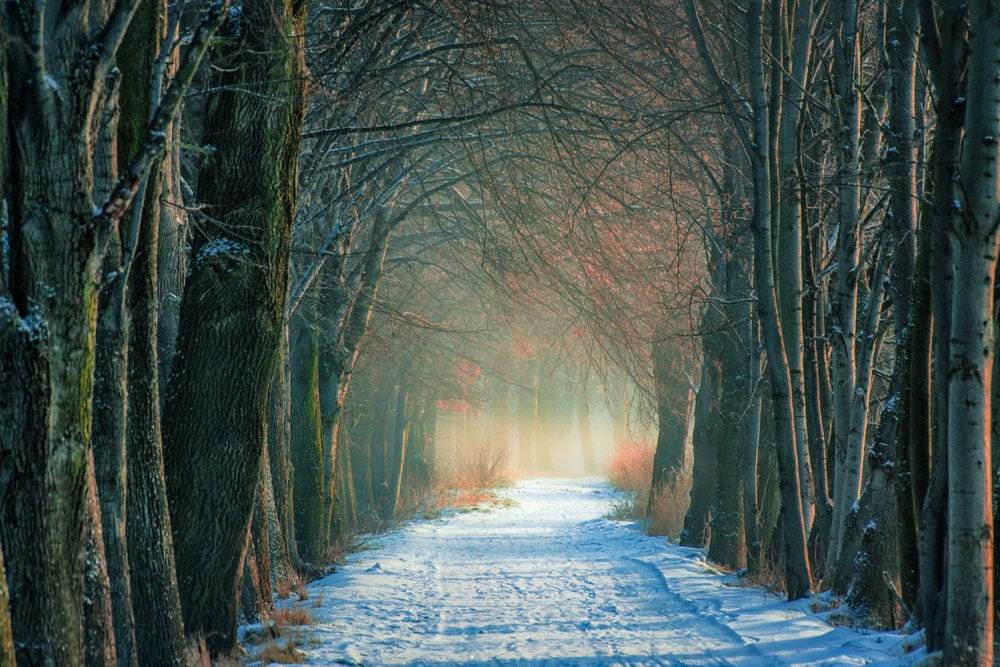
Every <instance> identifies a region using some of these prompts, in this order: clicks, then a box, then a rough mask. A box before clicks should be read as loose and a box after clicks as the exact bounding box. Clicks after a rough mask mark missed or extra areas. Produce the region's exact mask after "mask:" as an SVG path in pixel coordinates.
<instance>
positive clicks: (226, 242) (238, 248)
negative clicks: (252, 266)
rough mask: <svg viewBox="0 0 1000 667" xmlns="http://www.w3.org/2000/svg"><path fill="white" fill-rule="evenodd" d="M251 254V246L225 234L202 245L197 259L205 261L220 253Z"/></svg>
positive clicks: (231, 254)
mask: <svg viewBox="0 0 1000 667" xmlns="http://www.w3.org/2000/svg"><path fill="white" fill-rule="evenodd" d="M249 254H250V248H248V247H247V246H245V245H243V244H242V243H240V242H239V241H234V240H233V239H230V238H227V237H225V236H218V237H216V238H214V239H212V240H211V241H209V242H208V243H206V244H205V245H203V246H202V247H201V250H199V251H198V257H197V261H198V262H204V261H205V260H207V259H209V258H212V257H216V256H218V255H228V256H230V257H236V256H246V255H249Z"/></svg>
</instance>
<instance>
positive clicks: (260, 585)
mask: <svg viewBox="0 0 1000 667" xmlns="http://www.w3.org/2000/svg"><path fill="white" fill-rule="evenodd" d="M264 456H265V457H266V456H267V454H266V453H265V454H264ZM262 465H265V466H266V465H267V464H266V462H265V463H262ZM269 483H270V481H269V480H266V479H265V478H264V476H263V475H262V476H261V479H260V482H259V483H258V485H257V486H258V491H257V502H256V503H255V505H254V511H253V520H252V521H251V522H250V540H249V543H248V547H247V557H246V564H245V565H244V567H243V583H242V588H241V594H240V606H241V608H242V611H243V618H244V619H246V620H247V621H248V622H251V623H258V622H262V621H264V622H266V621H268V620H270V619H271V618H272V617H273V616H274V592H273V590H272V588H271V545H270V542H269V539H268V524H267V496H268V489H267V486H266V484H269Z"/></svg>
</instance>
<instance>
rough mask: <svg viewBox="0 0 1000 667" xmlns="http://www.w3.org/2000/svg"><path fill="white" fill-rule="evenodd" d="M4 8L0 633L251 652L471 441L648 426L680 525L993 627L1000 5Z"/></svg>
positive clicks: (809, 580)
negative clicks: (243, 640)
mask: <svg viewBox="0 0 1000 667" xmlns="http://www.w3.org/2000/svg"><path fill="white" fill-rule="evenodd" d="M0 17H2V18H0V129H2V132H0V223H2V227H0V240H2V244H0V575H2V576H0V665H3V666H6V665H8V664H10V665H13V664H23V665H36V664H37V665H59V666H63V665H82V664H88V665H91V664H93V665H96V664H100V665H111V664H114V665H123V666H127V665H154V664H157V665H159V664H163V665H184V664H187V663H188V661H189V660H191V659H193V658H192V656H194V655H195V654H197V653H198V652H201V653H203V654H204V655H207V656H211V657H212V658H220V657H224V656H231V655H234V654H235V653H236V652H238V650H239V645H238V642H237V626H238V624H239V623H240V622H241V620H262V621H267V620H268V618H270V616H271V615H272V614H273V613H274V607H273V597H274V595H275V593H277V592H282V593H287V591H288V590H291V589H296V588H298V587H299V586H301V585H302V583H303V582H305V581H307V580H308V579H311V578H313V577H315V576H318V575H319V574H321V573H322V572H324V571H325V569H326V568H327V567H328V566H330V565H331V564H332V563H334V562H335V561H336V559H337V557H338V556H339V555H340V554H341V553H342V551H343V549H344V548H345V544H347V543H349V542H350V539H351V536H352V535H354V534H356V533H358V532H363V531H370V530H375V529H379V528H382V527H384V526H386V525H388V524H389V523H390V522H392V521H393V520H394V519H396V518H399V517H405V516H407V515H408V513H409V512H412V510H413V509H414V507H415V506H416V505H417V504H418V503H419V501H420V499H421V498H422V497H424V496H425V495H426V493H427V492H428V490H429V489H430V488H431V487H432V486H433V485H434V484H435V480H436V479H438V478H439V477H440V475H441V473H442V471H444V470H446V469H449V468H452V469H454V468H460V467H461V465H462V461H463V460H464V461H465V464H466V465H467V464H468V459H469V456H470V452H473V454H471V456H475V455H476V454H475V452H480V453H482V452H486V454H481V455H482V456H492V455H494V454H495V453H497V452H500V453H501V455H502V453H504V452H510V453H511V460H510V464H511V465H512V466H514V467H516V468H517V469H519V470H521V471H523V472H525V473H532V472H547V473H551V472H561V471H562V472H565V471H573V472H591V473H594V472H600V470H601V465H602V463H603V461H602V457H603V456H604V453H606V452H607V451H608V447H609V446H610V445H611V444H613V443H616V442H617V443H622V442H625V441H627V440H628V439H629V438H630V437H633V435H634V434H636V433H641V432H644V431H650V430H652V431H653V432H655V434H656V435H655V437H656V456H655V460H654V469H653V476H652V479H650V480H649V483H650V486H651V489H652V494H653V495H654V497H655V494H656V493H657V492H658V490H660V489H662V488H664V487H665V486H666V485H668V484H670V483H672V482H671V481H672V480H675V479H676V478H677V477H679V476H684V475H688V474H690V475H691V484H692V486H691V492H690V501H689V506H688V507H687V515H686V518H685V522H684V524H685V525H684V530H683V532H682V533H681V542H682V543H683V544H686V545H689V546H698V547H705V548H706V549H707V553H708V556H709V557H710V558H711V559H712V560H713V561H715V562H718V563H720V564H723V565H725V566H727V567H730V568H732V569H734V570H742V571H743V572H744V573H745V574H746V576H747V577H749V578H751V579H752V580H755V581H759V580H761V579H762V578H765V577H768V576H770V577H771V578H772V579H773V581H772V583H773V584H775V585H776V586H777V587H779V588H780V589H782V590H783V591H784V592H785V593H786V594H787V596H788V598H789V599H797V598H802V597H805V596H808V595H810V594H811V593H813V592H818V591H820V590H830V591H832V592H833V593H834V594H835V595H836V596H838V597H839V598H840V599H843V600H844V604H845V607H844V608H845V612H846V614H847V615H849V616H850V617H851V618H852V619H853V620H854V621H856V622H858V623H864V624H869V625H874V626H878V627H900V626H902V625H903V624H905V623H907V622H910V623H912V624H913V625H914V626H916V627H921V628H923V629H924V631H925V632H926V642H927V645H928V648H929V649H930V650H931V651H941V652H943V658H944V660H945V662H946V663H948V664H970V665H988V664H992V659H993V658H992V657H993V625H994V622H995V614H996V607H995V604H994V600H995V589H994V587H995V585H996V580H995V579H994V576H993V572H994V564H995V561H996V556H997V553H996V549H995V523H994V520H993V514H994V506H995V503H996V502H997V500H998V489H1000V484H996V483H995V480H996V479H997V472H998V471H997V470H996V462H997V457H996V456H994V455H993V451H992V448H993V446H994V443H997V442H1000V421H998V422H997V423H994V420H993V419H992V415H993V414H994V413H995V412H996V411H997V410H998V409H1000V388H997V387H994V386H993V383H992V376H993V372H994V370H995V365H996V364H997V356H996V354H995V351H996V342H995V336H994V324H995V321H996V319H997V316H998V313H997V308H996V304H995V303H994V294H995V289H996V262H997V246H998V242H1000V238H998V233H1000V231H998V224H1000V200H998V196H997V192H998V187H1000V182H998V178H1000V172H998V169H1000V165H998V157H1000V156H998V150H1000V149H998V146H1000V144H998V138H1000V59H998V57H997V54H998V53H1000V6H996V5H995V4H994V3H992V2H989V1H986V0H984V1H983V2H976V3H963V2H957V1H953V0H871V1H866V2H860V1H856V0H847V1H845V2H836V1H835V2H830V1H828V0H768V1H766V2H765V1H764V0H739V1H737V2H728V1H722V0H641V1H639V2H635V3H618V2H611V1H605V0H565V1H561V0H559V1H557V0H527V1H525V2H517V3H495V2H489V1H486V0H459V1H458V2H439V1H437V0H331V1H329V2H325V3H320V2H310V1H309V0H243V1H242V2H239V3H236V2H230V1H228V0H208V2H207V3H206V4H201V3H200V2H199V1H198V0H189V1H188V2H186V3H185V2H180V1H178V2H176V3H173V4H169V3H167V2H165V1H163V0H114V1H112V0H90V1H89V2H82V1H78V0H63V1H62V2H59V3H55V2H51V1H48V0H46V1H39V2H34V3H29V2H5V3H4V6H3V8H2V10H0ZM605 421H606V422H607V428H604V422H605ZM605 431H606V434H605ZM602 434H605V435H602ZM692 459H693V460H692Z"/></svg>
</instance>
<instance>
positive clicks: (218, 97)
mask: <svg viewBox="0 0 1000 667" xmlns="http://www.w3.org/2000/svg"><path fill="white" fill-rule="evenodd" d="M305 16H306V5H305V3H303V2H294V3H293V2H290V1H287V0H286V1H281V0H275V1H267V0H254V1H252V2H247V3H244V4H243V5H242V10H241V12H239V13H238V14H236V15H233V16H231V17H230V20H229V22H228V23H227V24H226V25H227V27H226V29H225V31H224V35H223V36H224V38H225V39H224V40H223V42H222V43H221V44H220V45H219V46H218V49H217V51H218V53H217V55H216V57H215V58H214V60H213V65H215V67H214V68H213V69H214V72H215V77H216V78H215V84H214V88H215V91H216V92H214V93H213V94H212V97H211V99H210V101H209V104H208V110H207V114H208V117H207V118H206V127H205V140H206V142H207V143H209V144H211V145H213V146H215V151H214V153H213V155H212V156H211V157H210V158H209V160H208V163H207V164H206V165H205V167H204V168H203V169H202V171H201V173H200V175H199V181H198V195H199V197H200V199H201V201H202V202H204V205H205V209H206V214H207V215H206V219H205V220H204V221H203V223H202V224H200V225H199V226H198V230H197V233H196V235H195V238H194V240H193V244H192V257H193V260H192V262H191V272H190V275H189V276H188V279H187V282H186V283H185V285H184V296H183V300H182V303H181V315H180V323H179V331H178V336H177V352H176V356H175V358H174V362H173V364H172V367H171V375H170V379H169V382H168V388H167V399H166V410H165V415H164V426H163V440H164V455H165V465H166V477H167V497H168V499H169V505H170V517H171V522H172V529H173V537H174V549H175V556H176V565H177V581H178V584H179V587H180V599H181V607H182V610H183V614H184V627H185V630H186V632H187V634H188V635H189V636H193V637H203V638H204V640H205V642H206V644H207V646H208V648H209V651H210V652H211V653H212V654H213V655H223V654H228V653H230V652H231V651H232V650H233V648H234V647H235V645H236V624H237V616H238V591H239V585H240V581H241V579H242V569H243V560H244V556H245V554H246V549H247V539H248V534H249V526H250V520H251V517H252V514H253V510H254V503H255V500H256V495H257V481H258V476H259V474H260V465H261V456H262V455H263V453H264V449H265V446H266V442H265V434H266V432H267V431H266V425H267V409H268V396H269V390H270V387H271V381H272V378H273V373H274V368H275V365H276V363H277V351H278V346H279V341H280V338H281V335H282V333H281V328H282V324H283V322H284V318H283V314H284V307H285V296H286V291H287V281H288V252H289V250H288V249H289V234H290V229H291V224H292V220H293V218H294V215H295V203H296V180H297V171H296V170H297V160H298V149H299V137H300V134H301V127H302V114H303V104H304V96H305V80H304V75H305V71H304V64H303V52H302V40H303V26H304V22H305ZM251 91H252V94H251ZM261 96H263V97H264V99H266V100H267V102H266V103H264V101H263V100H262V98H261ZM205 526H213V528H212V529H211V530H205Z"/></svg>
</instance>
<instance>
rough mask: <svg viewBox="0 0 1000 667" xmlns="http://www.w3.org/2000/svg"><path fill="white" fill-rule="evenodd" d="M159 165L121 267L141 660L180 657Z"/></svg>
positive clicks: (132, 563)
mask: <svg viewBox="0 0 1000 667" xmlns="http://www.w3.org/2000/svg"><path fill="white" fill-rule="evenodd" d="M161 179H162V172H160V171H159V169H157V170H156V171H154V173H153V174H151V175H150V178H149V181H148V182H147V185H146V189H147V192H148V193H149V194H148V195H147V196H146V197H145V198H144V199H145V201H144V205H143V211H142V216H143V217H142V222H141V228H140V231H139V239H138V246H137V248H136V253H135V255H134V256H133V258H132V261H131V268H130V269H129V272H128V308H129V312H130V317H131V329H130V336H129V351H128V354H129V365H128V401H129V402H128V447H127V464H128V472H127V480H128V491H127V495H128V505H127V506H128V513H127V517H126V535H127V538H128V539H127V543H128V549H129V571H130V574H131V577H132V581H133V582H134V583H133V585H132V611H133V614H134V616H135V633H136V655H137V658H138V661H139V664H141V665H165V666H166V665H178V666H179V665H183V664H185V656H184V635H183V624H182V617H181V607H180V598H179V594H178V588H177V575H176V572H175V568H174V553H173V541H172V538H171V531H170V522H171V519H170V516H169V513H168V507H167V487H166V481H165V479H164V467H163V440H162V437H161V431H160V429H161V416H160V405H161V402H160V401H161V399H160V378H159V366H158V364H157V353H158V349H159V346H158V339H157V334H158V330H157V321H158V315H159V313H158V307H159V304H158V299H157V292H156V289H157V280H156V276H157V264H156V261H157V255H158V253H157V247H158V242H159V238H158V236H159V225H158V224H157V223H158V220H159V217H160V210H159V196H158V194H157V193H159V192H160V191H161V187H162V180H161Z"/></svg>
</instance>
